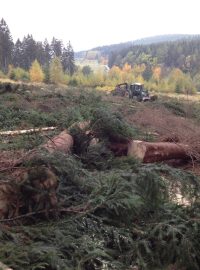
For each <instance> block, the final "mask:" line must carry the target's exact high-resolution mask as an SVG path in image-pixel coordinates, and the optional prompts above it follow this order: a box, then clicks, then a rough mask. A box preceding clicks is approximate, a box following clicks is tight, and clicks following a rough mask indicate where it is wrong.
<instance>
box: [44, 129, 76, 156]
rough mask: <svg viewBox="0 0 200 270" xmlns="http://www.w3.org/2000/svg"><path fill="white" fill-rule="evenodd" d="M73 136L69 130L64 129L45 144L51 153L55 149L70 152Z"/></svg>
mask: <svg viewBox="0 0 200 270" xmlns="http://www.w3.org/2000/svg"><path fill="white" fill-rule="evenodd" d="M73 144H74V140H73V137H72V136H71V135H70V134H69V133H68V131H67V130H64V131H62V132H61V133H60V134H59V135H57V136H56V137H54V138H52V139H51V140H49V141H48V142H47V143H46V144H45V145H43V147H44V148H46V149H47V150H48V151H49V152H50V153H53V152H54V151H61V152H63V153H69V152H70V151H71V149H72V147H73Z"/></svg>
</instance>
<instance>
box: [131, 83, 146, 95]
mask: <svg viewBox="0 0 200 270" xmlns="http://www.w3.org/2000/svg"><path fill="white" fill-rule="evenodd" d="M143 89H144V85H143V84H141V83H134V84H131V85H130V95H131V97H133V96H140V95H141V92H142V91H143Z"/></svg>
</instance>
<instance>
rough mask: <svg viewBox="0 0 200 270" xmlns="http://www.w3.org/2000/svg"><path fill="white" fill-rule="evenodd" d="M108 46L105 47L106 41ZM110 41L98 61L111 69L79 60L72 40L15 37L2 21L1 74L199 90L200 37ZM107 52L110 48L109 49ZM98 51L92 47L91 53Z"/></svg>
mask: <svg viewBox="0 0 200 270" xmlns="http://www.w3.org/2000/svg"><path fill="white" fill-rule="evenodd" d="M102 48H104V47H102ZM108 48H109V46H105V49H106V50H104V49H102V50H100V53H99V54H97V55H98V59H97V62H98V63H99V65H102V64H108V65H109V67H110V69H109V70H105V71H103V70H102V69H100V68H99V69H98V65H97V68H96V69H95V70H93V69H92V67H91V66H90V65H85V66H81V67H80V66H76V65H75V59H74V50H73V47H72V45H71V43H70V42H68V44H67V45H66V46H64V44H63V42H62V41H61V40H58V39H56V38H55V37H54V38H53V39H52V41H51V43H48V41H47V40H45V41H44V42H38V41H35V40H34V38H33V36H32V35H27V36H25V37H24V38H23V40H22V41H21V40H20V39H18V40H17V41H16V42H15V43H14V42H13V39H12V35H11V33H10V30H9V27H8V25H7V24H6V22H5V20H4V19H2V20H1V22H0V78H5V79H7V78H8V79H11V80H16V81H25V82H29V81H31V82H45V83H56V84H57V83H61V84H67V85H71V86H81V87H94V88H97V89H101V90H112V89H113V88H114V86H115V85H116V84H119V83H123V82H128V83H132V82H141V83H144V84H145V87H146V88H147V89H148V90H150V91H157V92H172V93H185V94H194V93H196V92H197V91H200V39H199V37H198V36H194V37H191V38H190V37H188V36H187V35H186V38H185V39H180V40H176V41H172V42H169V41H164V42H159V43H155V44H147V45H134V44H133V45H131V44H130V46H127V45H126V46H125V47H124V48H122V49H119V48H120V47H116V48H118V49H115V47H112V46H111V49H110V50H108ZM99 49H100V48H99ZM106 52H107V53H106ZM90 55H92V51H91V53H90Z"/></svg>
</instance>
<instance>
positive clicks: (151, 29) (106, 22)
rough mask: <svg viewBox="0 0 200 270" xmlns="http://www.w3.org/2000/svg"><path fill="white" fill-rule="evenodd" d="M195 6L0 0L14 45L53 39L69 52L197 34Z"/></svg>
mask: <svg viewBox="0 0 200 270" xmlns="http://www.w3.org/2000/svg"><path fill="white" fill-rule="evenodd" d="M199 14H200V0H0V18H2V17H3V18H4V19H5V21H6V22H7V24H8V26H9V28H10V31H11V34H12V36H13V39H14V41H15V40H16V39H17V38H18V37H19V38H20V39H22V38H23V36H24V35H27V34H28V33H30V34H32V35H33V37H34V39H36V40H37V41H43V40H44V39H45V38H47V39H48V40H49V41H51V39H52V37H53V36H55V37H56V38H58V39H62V40H63V42H64V44H66V43H67V42H68V41H69V40H70V41H71V43H72V46H73V48H74V50H75V51H78V50H87V49H91V48H93V47H96V46H99V45H108V44H113V43H120V42H126V41H131V40H135V39H138V38H143V37H148V36H154V35H162V34H200V15H199Z"/></svg>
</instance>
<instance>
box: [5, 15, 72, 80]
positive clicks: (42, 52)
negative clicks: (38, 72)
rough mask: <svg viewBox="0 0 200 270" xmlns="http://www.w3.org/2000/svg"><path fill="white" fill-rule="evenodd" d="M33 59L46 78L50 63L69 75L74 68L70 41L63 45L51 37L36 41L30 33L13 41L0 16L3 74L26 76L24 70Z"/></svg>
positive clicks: (27, 68)
mask: <svg viewBox="0 0 200 270" xmlns="http://www.w3.org/2000/svg"><path fill="white" fill-rule="evenodd" d="M35 61H37V64H36V66H37V67H38V64H39V67H41V68H42V70H43V72H44V75H45V77H46V79H47V80H48V79H49V77H50V75H49V69H50V66H52V65H59V66H61V69H62V72H64V73H66V74H69V75H72V74H73V73H74V72H75V69H76V67H75V61H74V51H73V48H72V45H71V43H70V42H68V44H67V45H66V46H64V45H63V42H62V41H61V40H59V39H56V38H55V37H53V39H52V41H51V43H50V44H49V43H48V41H47V39H45V41H44V42H40V41H36V40H34V38H33V36H32V35H30V34H28V35H27V36H24V38H23V39H22V40H20V39H17V41H16V42H15V43H14V42H13V38H12V35H11V33H10V30H9V27H8V25H7V23H6V22H5V20H4V19H3V18H2V19H1V21H0V70H1V71H2V72H3V73H4V74H6V73H9V75H10V76H11V77H15V75H16V76H17V75H20V74H21V73H23V74H24V76H26V72H27V71H29V69H30V68H31V66H32V64H33V63H34V62H35ZM51 68H52V67H51ZM16 69H17V70H16ZM20 72H21V73H20ZM15 73H16V74H15Z"/></svg>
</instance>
